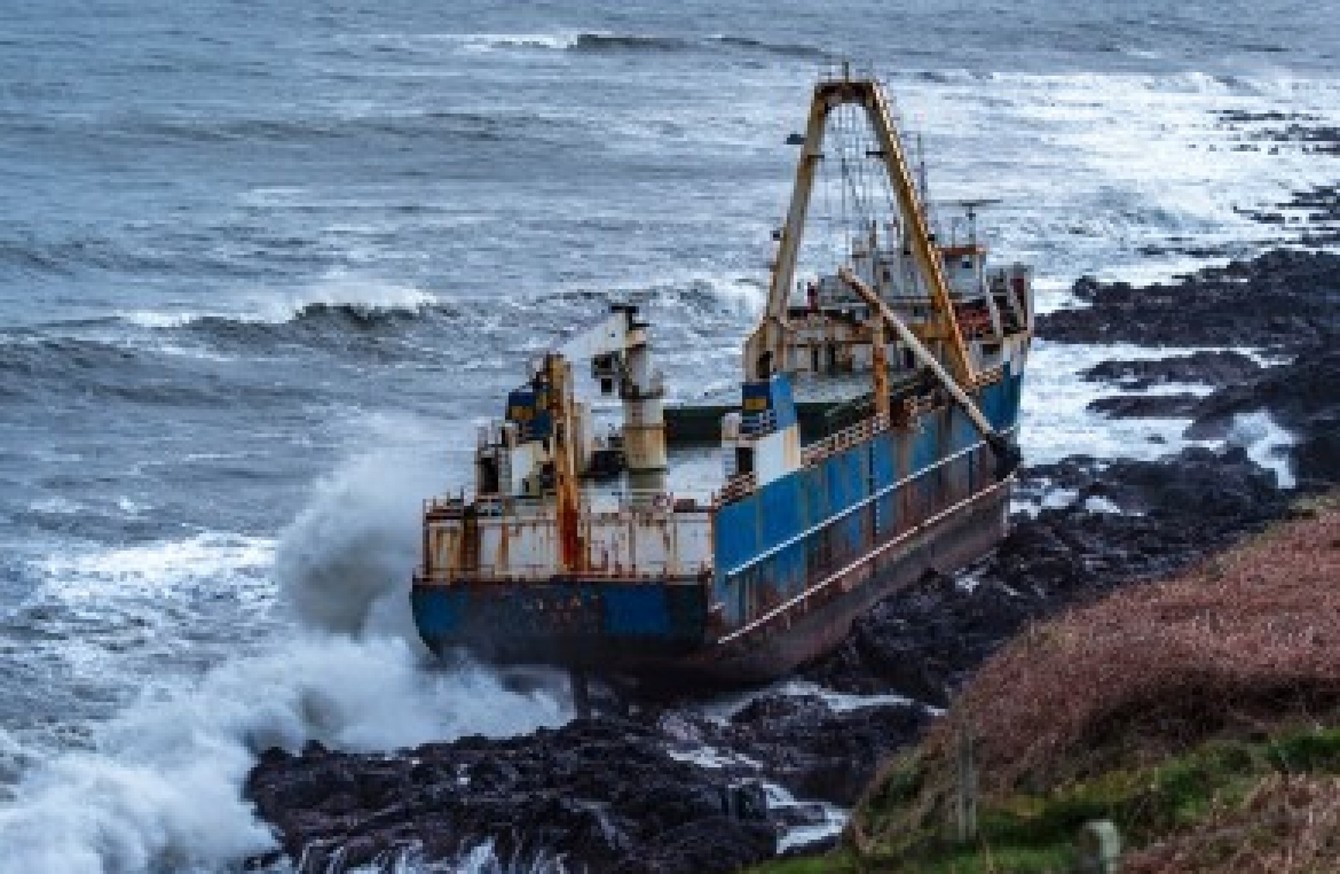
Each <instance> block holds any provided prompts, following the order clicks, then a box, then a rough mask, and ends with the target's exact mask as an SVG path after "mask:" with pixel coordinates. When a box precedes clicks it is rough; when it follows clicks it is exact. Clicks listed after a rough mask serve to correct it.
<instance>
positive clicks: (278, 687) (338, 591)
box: [0, 449, 570, 874]
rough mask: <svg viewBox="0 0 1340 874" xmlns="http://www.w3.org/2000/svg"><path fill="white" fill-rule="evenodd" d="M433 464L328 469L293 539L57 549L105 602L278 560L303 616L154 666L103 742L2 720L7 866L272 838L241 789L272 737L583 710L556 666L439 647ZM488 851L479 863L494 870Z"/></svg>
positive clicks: (192, 863)
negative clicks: (425, 578) (533, 667)
mask: <svg viewBox="0 0 1340 874" xmlns="http://www.w3.org/2000/svg"><path fill="white" fill-rule="evenodd" d="M429 478H430V475H429V474H428V472H427V471H426V470H425V469H424V468H423V467H422V466H418V467H416V466H415V465H414V464H413V463H410V462H409V461H407V460H406V458H404V457H401V456H397V455H395V454H394V453H392V452H389V451H388V450H385V449H383V450H382V451H381V452H380V453H379V454H378V455H377V456H375V457H371V458H369V457H359V458H355V459H353V460H351V461H350V462H349V463H348V464H347V465H345V466H343V467H342V468H341V469H340V470H339V471H337V472H336V473H335V474H334V475H332V477H331V478H330V479H329V480H328V481H327V482H325V483H324V484H322V485H321V486H320V487H319V488H318V489H317V490H316V493H315V495H314V497H313V500H312V502H311V505H310V506H309V507H308V508H307V510H306V511H305V512H304V513H303V514H301V515H300V517H299V518H298V519H297V520H296V521H295V522H294V523H293V525H292V526H291V527H290V528H289V529H288V530H287V531H286V532H285V533H284V535H283V537H282V538H281V540H280V542H279V543H278V544H277V545H276V544H275V542H274V541H272V540H268V539H264V538H249V537H242V536H240V535H224V534H219V533H207V534H200V535H197V536H194V537H191V538H186V539H184V540H179V541H160V542H156V543H151V544H144V545H139V546H132V547H125V548H120V549H114V550H104V551H101V552H93V551H89V552H88V553H80V554H75V555H70V556H66V557H55V558H51V559H48V561H47V565H46V571H47V573H48V585H49V586H51V587H52V592H53V593H54V594H55V595H58V596H59V597H61V598H65V599H69V598H79V599H82V600H84V601H87V603H88V604H90V605H94V604H102V605H104V607H105V605H106V604H107V603H109V599H115V598H117V597H120V596H121V595H122V594H124V593H125V592H128V591H129V592H138V593H141V594H145V593H148V594H152V595H154V596H156V597H160V598H162V599H163V600H164V602H165V603H168V604H170V603H172V602H173V598H174V597H175V594H174V591H173V590H174V589H176V588H180V587H183V586H185V587H186V588H187V589H188V590H190V589H191V587H192V586H193V585H194V584H195V583H199V582H201V581H207V582H209V583H210V584H211V585H214V584H227V583H228V582H229V579H227V578H229V577H231V581H232V582H234V583H236V582H240V581H241V580H242V579H244V578H247V577H256V576H257V575H259V576H260V577H261V578H262V579H263V578H264V576H265V574H266V573H267V572H268V569H269V566H270V563H271V560H272V558H273V559H274V562H275V565H276V567H277V568H278V573H277V576H278V577H279V580H280V583H281V585H282V586H283V587H284V590H285V592H286V593H287V595H288V597H289V599H290V603H291V604H292V605H293V606H294V607H295V610H294V613H295V617H296V618H295V621H294V623H293V624H291V625H284V626H281V627H279V628H278V629H277V631H276V633H275V634H273V635H272V636H271V637H270V639H269V640H268V641H264V642H262V643H261V644H260V645H258V646H253V647H252V653H251V654H250V655H245V656H235V657H230V658H227V659H225V660H224V661H222V662H221V663H218V664H216V665H215V666H214V667H212V668H209V669H207V670H205V671H204V672H203V673H202V674H188V675H177V676H173V675H168V676H160V677H158V678H156V679H153V680H152V681H151V682H150V683H148V684H147V685H146V686H144V687H142V690H141V696H140V697H139V699H138V700H137V701H135V702H134V703H133V704H131V705H130V706H128V707H126V708H125V709H124V710H122V711H121V712H120V714H119V715H117V716H115V717H114V718H112V719H110V720H109V721H107V722H104V723H100V724H97V725H94V726H91V732H92V746H91V748H88V749H65V750H61V751H54V752H53V751H50V750H46V749H44V748H39V747H38V746H36V745H32V746H24V745H23V744H22V743H21V742H20V741H19V740H17V739H16V738H14V737H11V736H10V735H8V734H3V735H0V778H6V777H7V778H8V779H7V780H6V782H9V783H12V784H13V785H12V787H11V792H12V799H11V800H9V801H8V802H4V803H0V847H3V848H4V852H3V853H0V872H6V874H7V872H10V871H14V872H31V871H61V872H72V874H82V872H90V874H91V872H106V871H126V872H133V871H148V870H180V871H196V870H201V871H203V870H218V869H220V868H223V867H226V866H227V865H228V864H230V863H233V862H235V861H236V860H237V859H239V858H241V857H244V856H246V855H248V854H253V853H257V852H261V851H263V850H265V849H267V848H269V847H271V846H272V845H273V839H272V837H271V835H270V833H269V830H268V828H267V827H265V826H264V825H263V824H261V823H260V822H258V821H257V820H256V818H255V817H254V815H253V811H252V810H251V808H250V805H248V804H246V803H245V802H243V801H242V800H241V784H242V781H243V779H244V778H245V776H246V774H247V772H248V771H249V769H250V768H251V766H252V765H253V764H254V761H255V756H256V754H257V753H258V752H260V751H261V750H264V749H266V748H269V747H272V746H279V747H283V748H286V749H289V750H295V749H297V748H299V747H300V746H301V745H302V744H303V743H305V742H306V741H308V740H318V741H321V742H322V743H325V744H327V745H330V746H335V747H339V748H344V749H351V750H383V749H391V748H395V747H401V746H407V745H412V744H417V743H422V742H425V741H429V740H450V739H452V738H455V737H458V736H460V735H462V734H466V733H471V734H476V733H477V734H484V735H490V736H504V735H510V734H515V733H522V732H528V731H532V730H534V729H535V728H537V727H539V726H542V725H550V726H552V725H558V724H561V723H562V722H564V721H565V720H566V719H568V718H569V716H570V714H569V712H568V710H567V708H566V705H565V704H564V703H563V702H564V700H565V697H566V696H565V694H564V688H563V687H562V685H561V684H559V683H555V682H551V680H552V679H553V678H551V677H547V676H541V677H538V678H537V677H530V678H528V679H529V680H530V681H529V682H527V683H526V684H524V686H523V685H522V684H519V683H513V682H511V681H510V680H509V679H508V678H506V677H503V676H500V675H499V674H497V673H495V672H493V671H491V670H488V669H485V668H483V667H480V666H478V665H475V664H472V663H469V662H463V663H461V664H458V665H456V666H455V667H453V668H452V669H451V670H446V669H444V668H442V667H441V666H440V665H438V664H437V663H435V662H431V661H428V660H425V658H424V657H423V655H422V650H421V647H420V645H419V644H418V642H417V639H416V638H415V637H414V635H413V632H412V630H410V629H408V628H407V625H408V618H407V616H406V615H405V612H404V606H403V605H404V603H406V602H407V599H406V597H405V594H406V586H407V584H408V570H409V567H410V566H411V565H412V563H413V559H414V547H415V545H416V541H417V538H416V537H414V536H408V535H413V532H415V531H416V530H417V521H418V520H417V515H416V513H417V509H418V498H419V496H420V494H421V492H422V491H423V485H424V482H425V481H427V480H428V479H429ZM407 517H408V518H407ZM221 578H224V579H221ZM318 602H321V603H322V605H323V606H320V607H318V606H315V605H316V604H317V603H318ZM330 629H336V630H348V631H360V632H364V633H363V634H362V635H361V636H348V635H344V634H330V633H329V632H328V630H330ZM398 632H405V633H406V634H407V636H404V637H402V636H397V633H398ZM20 774H21V775H20ZM487 855H488V854H487V853H485V854H484V855H482V856H481V860H482V861H480V865H479V866H478V868H479V870H490V869H489V867H488V864H492V863H488V864H485V863H486V862H487V858H486V857H487ZM495 861H496V860H495Z"/></svg>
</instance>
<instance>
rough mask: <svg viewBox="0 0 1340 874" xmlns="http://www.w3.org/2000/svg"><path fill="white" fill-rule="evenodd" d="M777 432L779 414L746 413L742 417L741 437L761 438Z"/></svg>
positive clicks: (763, 412) (768, 411) (768, 412)
mask: <svg viewBox="0 0 1340 874" xmlns="http://www.w3.org/2000/svg"><path fill="white" fill-rule="evenodd" d="M775 430H777V414H776V413H775V412H773V411H772V410H764V411H762V412H759V413H746V414H744V415H743V416H741V417H740V436H741V437H761V436H763V435H764V434H771V433H772V432H773V431H775Z"/></svg>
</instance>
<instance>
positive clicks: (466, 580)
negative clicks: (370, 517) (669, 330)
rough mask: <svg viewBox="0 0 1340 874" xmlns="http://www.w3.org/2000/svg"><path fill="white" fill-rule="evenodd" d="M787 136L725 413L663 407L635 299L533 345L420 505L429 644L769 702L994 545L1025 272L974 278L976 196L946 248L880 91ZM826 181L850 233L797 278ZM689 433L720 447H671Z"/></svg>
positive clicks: (832, 107) (1021, 333)
mask: <svg viewBox="0 0 1340 874" xmlns="http://www.w3.org/2000/svg"><path fill="white" fill-rule="evenodd" d="M789 142H791V144H793V145H798V146H799V147H800V157H799V161H798V165H797V169H796V178H795V185H794V188H793V192H792V196H791V200H790V204H789V207H788V210H787V214H786V220H785V224H784V225H782V226H781V227H780V228H778V230H777V231H776V232H775V233H774V235H773V237H774V242H775V254H774V257H773V260H772V261H771V263H770V265H769V268H770V279H769V284H768V296H767V301H766V305H765V306H764V308H763V311H762V314H761V317H760V319H759V322H758V325H757V327H756V328H755V329H754V330H753V332H752V333H751V334H750V335H749V336H748V337H747V338H746V339H745V342H744V344H743V350H742V370H743V373H742V374H741V377H742V378H741V379H740V381H739V383H738V388H737V389H736V392H737V393H734V396H733V397H732V398H731V399H730V400H729V401H728V402H725V401H722V400H721V399H720V398H717V399H713V398H701V399H699V400H698V402H696V403H693V404H682V403H681V404H679V405H668V404H667V401H666V388H665V384H664V379H663V377H662V375H661V373H660V372H659V371H658V370H657V369H656V368H655V365H654V360H653V336H652V326H651V325H650V324H649V323H648V322H647V321H645V320H644V319H643V318H642V317H641V315H640V312H639V310H638V309H637V308H636V307H633V306H631V305H618V306H614V307H612V308H611V310H610V312H609V314H608V316H607V317H606V318H605V319H604V320H603V321H602V322H600V323H599V324H598V325H596V326H594V327H592V328H591V329H590V330H588V331H586V332H585V333H583V334H581V335H580V336H578V337H576V338H575V339H574V340H572V341H571V342H569V343H568V344H567V345H565V346H564V347H562V348H561V349H557V350H553V351H550V352H547V353H545V354H544V355H543V357H542V359H540V360H539V361H537V362H535V363H534V364H533V367H532V368H531V370H530V372H529V374H528V378H526V379H525V380H524V381H523V382H522V383H521V384H520V385H519V386H518V387H517V388H516V389H515V390H513V391H511V392H510V394H509V395H508V397H507V399H506V406H505V410H504V413H503V416H502V418H501V419H500V420H498V421H496V422H491V423H488V424H486V425H481V426H480V428H479V433H478V441H477V447H476V449H475V452H474V467H475V471H474V483H473V487H472V488H469V489H466V488H461V489H459V490H458V491H457V492H456V493H454V494H448V495H443V496H438V497H432V498H429V499H428V500H426V501H425V505H424V511H423V542H422V561H421V564H420V565H419V567H418V568H417V570H416V572H415V575H414V579H413V585H412V592H411V600H412V607H413V614H414V618H415V622H416V624H417V626H418V629H419V632H420V634H421V636H422V638H423V640H424V641H425V642H426V643H427V644H428V645H429V646H430V647H431V648H432V649H433V650H435V651H437V652H439V653H443V654H445V653H447V652H450V651H454V650H457V649H458V648H461V649H465V650H469V651H472V652H473V653H475V654H476V655H478V656H479V657H482V658H484V659H487V660H493V661H498V662H504V663H548V664H556V665H560V666H565V667H567V668H569V669H571V670H573V671H574V672H577V673H581V674H598V675H603V676H606V677H611V678H623V679H627V680H631V681H634V682H639V683H643V684H647V685H654V686H664V685H680V684H703V683H710V684H716V685H738V684H751V683H760V682H764V681H767V680H770V679H773V678H776V677H778V676H781V675H783V674H785V673H786V672H788V671H790V670H792V669H794V668H795V667H797V666H799V665H800V664H802V663H804V662H806V661H808V660H810V659H813V658H815V657H817V656H819V655H821V654H823V653H824V652H826V651H828V650H830V649H832V648H833V647H834V646H836V645H837V644H838V643H839V642H840V641H841V640H842V639H843V637H844V636H845V635H846V634H847V633H848V632H849V630H850V627H851V623H852V621H853V619H855V618H856V617H857V616H859V615H860V614H861V613H862V612H863V611H865V610H867V609H869V608H870V607H871V606H872V605H874V604H875V603H876V602H877V601H879V600H880V599H882V598H885V597H887V596H889V595H890V594H892V593H895V592H897V591H898V590H899V589H900V588H901V587H904V586H907V585H909V584H910V583H912V582H914V581H916V580H917V579H919V578H921V577H922V576H923V575H925V574H926V573H927V572H929V571H939V572H952V571H953V570H955V569H958V568H961V567H963V566H965V565H967V564H969V563H970V562H972V561H973V560H974V559H976V558H978V557H980V556H981V555H982V554H983V553H985V552H987V551H988V550H989V549H991V547H992V546H993V545H994V544H996V543H997V542H998V541H999V540H1000V539H1001V537H1003V536H1004V534H1005V531H1006V524H1007V513H1008V506H1009V497H1010V489H1011V485H1012V483H1013V481H1014V477H1015V473H1014V471H1015V468H1016V467H1017V464H1018V461H1019V453H1018V450H1017V448H1016V447H1017V419H1018V413H1019V400H1020V392H1021V389H1022V385H1023V377H1024V369H1025V363H1026V360H1027V354H1028V349H1029V343H1030V339H1031V337H1032V326H1033V300H1032V279H1031V271H1030V269H1029V268H1028V267H1027V266H1025V265H1019V264H1015V265H1012V266H1009V267H1006V268H990V267H988V265H987V263H986V255H987V252H986V247H985V246H984V245H983V244H982V243H981V242H980V241H979V239H978V237H977V230H976V223H975V212H974V210H975V209H976V207H977V206H979V205H980V203H981V202H980V201H978V202H967V203H966V204H965V207H966V209H967V210H968V219H969V222H968V224H969V227H968V228H967V231H966V233H965V234H963V235H962V239H960V238H959V236H960V235H959V234H958V233H957V226H956V227H955V229H953V230H952V232H951V233H950V234H949V235H948V239H946V235H945V234H943V233H941V234H937V233H936V232H935V231H936V230H937V229H940V230H942V228H940V227H939V226H937V225H936V224H935V223H934V222H933V216H932V214H931V212H930V206H929V203H930V202H929V200H928V198H927V197H926V182H925V175H924V169H923V170H922V172H921V174H920V175H918V173H917V172H916V171H915V170H914V166H913V163H912V162H911V161H910V159H909V155H908V152H907V151H906V149H905V146H904V143H903V141H902V139H901V138H900V133H899V129H898V126H897V125H896V124H895V114H894V113H893V112H892V110H891V106H890V101H889V99H888V97H887V96H886V93H885V90H884V87H883V85H882V84H881V83H880V82H879V80H878V79H876V78H875V77H873V76H859V75H856V76H854V75H853V74H852V73H851V71H850V70H849V69H843V70H842V71H841V72H835V73H834V74H833V75H830V76H826V77H823V78H821V79H820V80H819V81H818V82H817V83H816V85H815V88H814V92H813V98H812V101H811V105H810V108H809V114H808V120H807V125H806V130H805V133H804V134H803V135H801V134H797V135H793V137H792V139H791V140H790V141H789ZM821 177H822V178H823V179H825V180H826V179H829V178H830V177H831V178H833V179H836V180H837V184H839V185H840V186H842V191H843V214H842V216H841V218H842V219H843V223H842V224H843V240H842V243H841V246H840V248H835V252H836V253H837V254H835V255H833V257H832V261H831V262H829V263H828V264H826V265H825V266H823V267H821V268H817V269H816V270H815V272H814V273H812V274H809V276H810V278H808V279H805V278H802V270H801V268H800V267H799V266H798V265H799V264H801V263H803V262H802V261H801V253H802V249H803V241H804V239H805V235H806V225H807V214H808V213H809V211H810V206H811V200H812V194H813V191H814V189H815V185H816V180H817V179H820V178H821ZM848 198H850V200H848ZM848 204H850V209H848V208H847V207H848ZM832 212H833V211H832V210H830V215H829V218H832ZM812 260H819V259H812ZM602 399H603V400H602ZM602 404H603V407H604V410H605V412H606V414H609V411H610V410H617V416H618V420H617V421H615V422H604V423H601V422H600V421H599V419H600V415H599V413H600V409H601V405H602ZM705 421H710V422H711V423H712V427H711V432H712V437H713V440H712V442H713V444H714V446H712V447H708V448H703V447H696V448H680V444H681V443H693V442H701V440H702V438H703V436H704V435H703V432H704V425H703V423H704V422H705ZM684 470H687V471H688V472H689V474H688V475H684V474H683V471H684ZM704 471H708V472H709V473H708V474H707V475H706V478H707V479H708V480H710V481H709V482H708V483H707V484H706V488H704V487H703V486H704V483H703V482H702V479H703V478H704ZM695 476H696V477H697V479H696V480H695Z"/></svg>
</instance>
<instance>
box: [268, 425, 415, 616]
mask: <svg viewBox="0 0 1340 874" xmlns="http://www.w3.org/2000/svg"><path fill="white" fill-rule="evenodd" d="M436 478H438V477H435V476H434V472H433V470H432V469H431V468H430V467H429V465H428V464H427V462H426V461H424V460H423V459H420V458H415V457H411V456H408V454H407V453H401V452H383V453H379V454H376V455H369V456H365V457H362V458H358V459H354V460H352V461H350V462H348V463H347V464H345V465H344V466H343V467H341V468H340V469H339V470H338V471H336V472H335V473H334V474H333V475H332V476H330V477H329V478H327V479H326V480H325V481H324V482H323V483H321V484H320V485H319V486H318V487H317V491H316V494H315V496H314V498H313V500H312V501H311V502H310V503H309V504H308V506H307V507H306V509H304V510H303V511H302V512H301V513H300V514H299V515H298V517H297V519H296V520H295V521H294V522H293V523H292V524H291V525H290V526H289V527H288V529H287V530H286V531H285V532H284V534H283V536H282V538H281V539H280V542H279V547H278V550H277V553H276V556H275V575H276V577H277V579H278V582H279V585H280V594H281V597H282V599H283V601H284V603H285V604H286V605H287V606H288V607H289V608H290V609H291V610H292V611H293V614H294V616H295V617H296V620H297V622H298V623H299V624H301V625H303V626H304V627H307V628H312V629H316V630H320V631H328V632H337V633H348V634H362V633H365V632H369V631H372V630H378V631H382V632H386V633H392V634H398V635H400V636H402V637H405V638H406V639H407V640H412V641H417V640H418V638H417V635H416V634H415V632H414V626H413V622H412V620H411V618H410V615H409V581H410V575H411V574H412V573H413V570H414V565H415V562H416V561H417V560H418V550H419V546H420V543H421V540H420V526H421V521H420V517H419V514H420V512H421V509H422V498H423V494H424V491H425V483H428V482H431V481H433V480H434V479H436Z"/></svg>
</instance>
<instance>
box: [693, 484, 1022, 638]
mask: <svg viewBox="0 0 1340 874" xmlns="http://www.w3.org/2000/svg"><path fill="white" fill-rule="evenodd" d="M1014 480H1015V476H1014V474H1011V475H1010V476H1008V477H1006V478H1005V479H1003V480H1001V481H999V482H995V483H992V484H991V485H989V486H987V487H986V488H984V489H982V490H981V491H978V492H976V493H975V494H972V495H969V496H967V497H965V498H963V499H962V500H959V501H957V502H955V503H953V504H951V505H950V506H948V507H945V508H944V509H942V510H940V511H939V512H937V513H934V514H933V515H931V516H928V517H927V518H925V519H922V520H920V521H919V522H917V523H915V524H913V525H911V526H909V527H907V528H905V529H904V530H902V531H901V532H899V533H898V534H896V535H894V536H892V537H890V538H888V539H887V540H885V541H884V542H883V543H880V544H879V545H877V546H875V547H874V548H873V549H871V550H869V551H868V552H866V553H865V554H864V555H861V556H859V557H857V558H855V559H854V560H852V561H850V562H848V563H846V564H845V565H842V566H839V567H838V568H836V569H834V570H833V571H831V572H830V573H828V574H827V575H826V576H825V577H824V578H823V579H822V580H820V581H819V582H817V583H815V584H814V585H812V586H809V587H808V588H806V589H805V591H803V592H801V593H800V594H798V595H796V596H794V597H793V598H791V599H790V600H788V601H785V602H783V603H781V604H778V605H777V606H775V607H773V608H772V609H770V610H768V611H767V612H766V613H764V614H763V615H762V616H759V617H758V618H756V619H754V620H753V621H751V622H749V623H747V624H745V625H743V626H741V627H740V628H737V629H735V630H734V631H731V632H730V633H729V634H726V635H724V636H723V637H721V638H719V639H718V641H717V643H718V644H720V645H730V644H733V643H736V642H737V641H744V640H748V639H750V638H753V637H755V636H756V635H765V636H766V635H768V634H771V633H773V632H774V631H775V630H777V629H778V628H782V629H787V628H790V627H791V626H792V624H793V623H794V622H795V621H797V620H798V619H799V618H800V617H803V616H805V615H807V614H808V613H810V612H811V611H812V610H814V609H815V608H817V607H819V606H821V605H823V604H824V603H827V602H828V601H829V600H830V599H831V598H833V597H835V596H837V595H840V594H843V593H846V592H850V591H852V590H854V589H858V588H860V587H861V586H863V585H866V584H868V583H869V582H870V580H871V579H873V578H874V577H875V576H876V575H877V574H878V573H879V572H880V568H881V566H882V562H883V561H884V558H883V557H884V556H885V555H886V554H888V553H889V552H890V551H891V550H895V549H897V548H899V547H900V546H901V545H902V544H904V543H907V542H908V541H909V540H912V539H913V538H915V537H917V536H919V535H922V534H923V533H925V532H926V531H927V530H929V529H931V528H933V527H934V526H936V525H938V524H939V523H940V522H942V521H943V520H945V519H947V518H949V517H950V516H953V515H954V514H955V513H958V512H961V511H963V510H965V509H966V508H968V507H970V506H972V505H974V504H976V503H978V502H980V501H982V500H984V499H986V498H988V497H990V496H991V495H994V494H995V493H996V492H998V491H1000V490H1001V489H1007V488H1009V487H1010V485H1011V484H1012V483H1013V482H1014Z"/></svg>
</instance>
